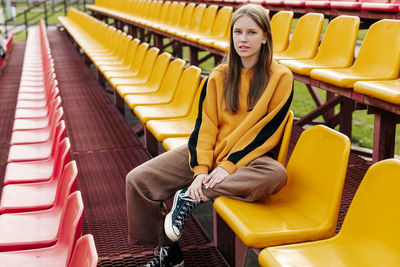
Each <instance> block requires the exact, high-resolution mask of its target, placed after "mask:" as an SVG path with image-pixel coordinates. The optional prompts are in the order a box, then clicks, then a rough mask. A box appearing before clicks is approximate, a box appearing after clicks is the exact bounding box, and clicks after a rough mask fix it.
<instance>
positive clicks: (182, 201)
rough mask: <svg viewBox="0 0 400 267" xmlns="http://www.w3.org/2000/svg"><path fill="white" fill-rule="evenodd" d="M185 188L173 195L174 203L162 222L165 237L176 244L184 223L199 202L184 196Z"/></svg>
mask: <svg viewBox="0 0 400 267" xmlns="http://www.w3.org/2000/svg"><path fill="white" fill-rule="evenodd" d="M186 191H187V188H184V189H181V190H179V191H177V192H176V193H175V196H174V203H173V205H172V209H171V211H170V212H169V213H168V214H167V216H166V217H165V221H164V231H165V234H166V235H167V237H168V238H169V239H170V240H171V241H172V242H176V241H178V239H179V238H180V237H181V235H182V229H183V226H184V225H185V222H186V220H187V218H188V217H189V215H190V214H192V211H193V209H194V208H195V207H197V205H199V202H197V201H196V200H194V199H193V198H192V197H191V196H189V195H187V194H186Z"/></svg>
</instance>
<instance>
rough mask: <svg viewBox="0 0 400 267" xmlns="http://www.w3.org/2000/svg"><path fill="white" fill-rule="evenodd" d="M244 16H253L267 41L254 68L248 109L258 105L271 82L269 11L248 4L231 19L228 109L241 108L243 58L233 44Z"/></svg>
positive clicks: (227, 76) (225, 96) (234, 110)
mask: <svg viewBox="0 0 400 267" xmlns="http://www.w3.org/2000/svg"><path fill="white" fill-rule="evenodd" d="M242 16H248V17H249V18H251V19H252V20H253V21H254V22H255V23H256V24H257V25H258V26H259V27H260V28H261V29H262V30H263V32H264V34H265V35H266V37H267V42H266V43H265V44H262V45H261V49H260V54H259V58H258V61H257V63H256V64H255V66H254V67H253V68H254V77H253V79H252V80H251V82H250V90H249V94H248V97H247V105H248V109H249V110H251V109H253V108H254V106H255V105H256V103H257V101H258V99H259V98H260V97H261V95H262V93H263V92H264V90H265V88H266V87H267V85H268V82H269V76H270V68H271V63H272V56H273V55H272V34H271V25H270V23H269V17H268V13H267V11H266V10H265V9H264V8H263V7H262V6H260V5H256V4H247V5H244V6H241V7H240V8H239V9H237V10H236V11H235V12H234V14H233V16H232V20H231V29H230V32H231V35H230V48H229V51H228V53H227V55H226V57H225V60H224V61H225V62H227V63H228V68H227V75H226V76H225V81H224V98H225V102H226V108H227V110H229V111H231V112H236V111H237V109H238V108H239V99H238V98H239V82H240V70H241V67H242V63H241V59H240V56H239V55H238V53H237V52H236V50H235V48H234V45H233V33H232V31H233V26H234V24H235V22H236V21H237V20H238V19H239V18H240V17H242Z"/></svg>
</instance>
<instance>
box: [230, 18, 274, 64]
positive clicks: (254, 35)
mask: <svg viewBox="0 0 400 267" xmlns="http://www.w3.org/2000/svg"><path fill="white" fill-rule="evenodd" d="M232 38H233V44H234V47H235V51H236V53H238V55H239V56H240V59H241V61H242V66H243V67H244V68H246V69H248V68H251V67H252V66H254V64H255V63H256V62H257V60H258V55H259V53H260V49H261V45H262V44H265V43H266V42H267V37H266V35H265V33H264V32H263V30H262V29H261V28H260V26H258V25H257V23H255V22H254V21H253V20H252V19H251V18H250V17H249V16H247V15H243V16H241V17H240V18H239V19H237V20H236V22H235V24H234V25H233V30H232Z"/></svg>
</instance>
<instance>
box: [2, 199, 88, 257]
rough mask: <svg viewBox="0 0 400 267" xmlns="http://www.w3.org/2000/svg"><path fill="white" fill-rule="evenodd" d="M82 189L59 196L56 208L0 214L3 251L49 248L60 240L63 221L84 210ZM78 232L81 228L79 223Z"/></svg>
mask: <svg viewBox="0 0 400 267" xmlns="http://www.w3.org/2000/svg"><path fill="white" fill-rule="evenodd" d="M82 210H83V204H82V200H81V196H80V192H75V193H73V194H71V196H69V197H68V200H64V201H63V199H58V200H57V202H56V204H55V205H54V207H53V208H51V209H49V210H42V211H32V212H22V213H10V214H2V215H0V251H15V250H22V249H35V248H44V247H50V246H53V245H55V244H56V243H57V241H58V239H59V228H60V225H61V221H62V220H63V219H64V217H65V218H67V217H69V216H73V214H74V213H79V212H82ZM78 227H79V228H78V230H77V233H80V232H81V231H82V228H81V225H80V226H78Z"/></svg>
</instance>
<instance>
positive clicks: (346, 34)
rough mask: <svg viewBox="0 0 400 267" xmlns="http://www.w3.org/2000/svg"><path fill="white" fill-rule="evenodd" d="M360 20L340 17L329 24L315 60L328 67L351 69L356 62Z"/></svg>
mask: <svg viewBox="0 0 400 267" xmlns="http://www.w3.org/2000/svg"><path fill="white" fill-rule="evenodd" d="M359 26H360V18H359V17H355V16H344V15H343V16H339V17H336V18H334V19H333V20H332V21H331V22H330V23H329V24H328V27H327V29H326V32H325V34H324V37H323V39H322V41H321V45H320V46H319V50H318V53H317V55H316V56H315V58H314V59H315V60H316V61H318V62H323V63H324V64H327V65H328V66H335V67H341V68H345V67H349V66H351V64H352V63H353V60H354V49H355V46H356V41H357V33H358V28H359Z"/></svg>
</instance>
